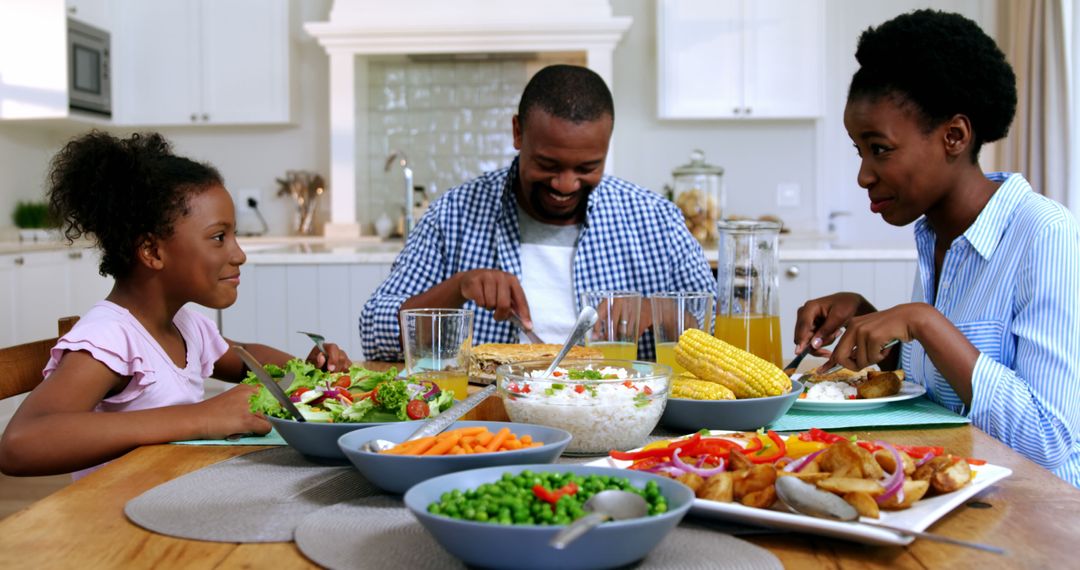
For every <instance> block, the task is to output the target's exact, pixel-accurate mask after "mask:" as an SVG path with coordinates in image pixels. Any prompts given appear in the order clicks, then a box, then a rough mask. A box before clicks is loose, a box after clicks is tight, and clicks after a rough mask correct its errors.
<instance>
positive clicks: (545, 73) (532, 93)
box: [518, 64, 615, 126]
mask: <svg viewBox="0 0 1080 570" xmlns="http://www.w3.org/2000/svg"><path fill="white" fill-rule="evenodd" d="M534 107H536V108H539V109H541V110H542V111H544V112H546V113H548V114H549V115H551V116H553V117H558V118H560V119H563V120H566V121H570V122H572V123H584V122H588V121H596V120H598V119H600V118H601V117H603V116H604V115H607V116H609V117H611V120H612V121H614V120H615V104H614V102H612V99H611V90H610V89H608V86H607V83H604V79H603V78H602V77H600V76H599V75H597V73H596V72H595V71H593V70H591V69H588V68H586V67H581V66H578V65H564V64H558V65H549V66H547V67H545V68H543V69H541V70H540V71H538V72H536V75H533V77H532V79H530V80H529V83H528V84H526V85H525V91H524V92H523V93H522V94H521V102H520V103H518V122H519V123H520V124H521V125H522V126H524V124H525V119H526V117H527V116H528V114H529V111H531V110H532V109H533V108H534Z"/></svg>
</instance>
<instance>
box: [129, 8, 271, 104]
mask: <svg viewBox="0 0 1080 570" xmlns="http://www.w3.org/2000/svg"><path fill="white" fill-rule="evenodd" d="M117 1H119V2H120V3H121V5H122V6H123V9H122V10H119V11H118V12H119V13H118V14H117V17H116V20H117V22H118V23H117V26H118V28H119V29H120V32H119V33H118V37H117V39H116V41H115V42H114V43H116V48H115V49H114V56H113V60H114V68H115V69H116V73H115V74H114V76H115V79H114V80H115V82H116V83H117V87H116V91H117V94H116V96H117V101H116V108H115V109H114V113H115V118H116V121H117V122H118V123H122V124H131V125H193V124H194V125H204V124H206V125H208V124H213V125H221V124H273V123H285V122H288V121H289V118H290V117H289V105H290V103H289V99H290V98H289V93H290V86H289V45H290V36H289V29H288V26H289V5H288V1H287V0H155V1H154V2H145V1H144V0H117Z"/></svg>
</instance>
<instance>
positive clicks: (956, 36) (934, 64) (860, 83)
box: [848, 10, 1016, 162]
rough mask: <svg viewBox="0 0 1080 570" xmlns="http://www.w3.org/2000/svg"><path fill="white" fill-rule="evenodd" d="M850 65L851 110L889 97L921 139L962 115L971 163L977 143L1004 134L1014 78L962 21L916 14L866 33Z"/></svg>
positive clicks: (1012, 106)
mask: <svg viewBox="0 0 1080 570" xmlns="http://www.w3.org/2000/svg"><path fill="white" fill-rule="evenodd" d="M855 59H856V60H858V62H859V65H860V66H861V67H860V68H859V70H858V71H856V72H855V75H854V77H852V79H851V87H850V89H849V90H848V101H849V102H851V101H854V100H857V99H878V98H883V97H893V98H895V99H896V101H898V102H899V103H900V104H901V105H906V106H909V107H910V108H912V109H914V110H915V112H916V116H917V117H918V119H919V121H920V123H921V125H922V127H923V129H924V130H925V131H926V132H930V131H931V130H933V129H934V128H935V127H937V126H939V125H941V124H942V123H944V122H945V121H948V120H949V119H951V118H952V117H954V116H956V115H958V114H959V115H964V116H966V117H967V118H968V119H969V120H970V121H971V128H972V131H974V132H973V139H974V140H973V144H972V154H971V159H972V162H974V161H975V160H977V158H978V155H979V149H981V148H982V145H983V143H987V142H993V141H996V140H998V139H1000V138H1002V137H1004V136H1005V135H1006V134H1007V133H1008V132H1009V125H1010V124H1011V123H1012V120H1013V117H1014V116H1015V114H1016V75H1015V74H1014V73H1013V69H1012V66H1010V65H1009V62H1008V61H1006V60H1005V54H1004V53H1002V52H1001V50H1000V49H999V48H998V46H997V44H996V43H994V40H993V39H992V38H990V36H988V35H986V33H985V32H983V31H982V29H980V28H979V26H978V24H976V23H975V22H973V21H971V20H969V19H967V18H965V17H964V16H961V15H960V14H952V13H948V12H940V11H936V10H916V11H914V12H911V13H908V14H903V15H900V16H897V17H895V18H893V19H892V20H889V21H888V22H885V23H884V24H881V25H880V26H878V27H876V28H874V27H871V28H868V29H867V30H866V31H864V32H863V33H862V35H861V36H859V46H858V49H857V50H856V52H855Z"/></svg>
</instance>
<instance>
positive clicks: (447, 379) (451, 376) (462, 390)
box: [414, 370, 469, 400]
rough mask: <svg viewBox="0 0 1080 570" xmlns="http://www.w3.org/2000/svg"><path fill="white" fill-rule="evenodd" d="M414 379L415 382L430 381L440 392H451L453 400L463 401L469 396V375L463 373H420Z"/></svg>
mask: <svg viewBox="0 0 1080 570" xmlns="http://www.w3.org/2000/svg"><path fill="white" fill-rule="evenodd" d="M414 377H415V378H416V379H417V380H430V381H432V382H434V383H435V385H436V386H438V387H439V389H440V390H443V391H446V390H453V392H454V399H455V400H464V399H465V398H466V397H467V396H468V395H469V375H468V374H466V373H465V372H464V371H456V370H447V371H443V372H421V373H419V374H415V375H414Z"/></svg>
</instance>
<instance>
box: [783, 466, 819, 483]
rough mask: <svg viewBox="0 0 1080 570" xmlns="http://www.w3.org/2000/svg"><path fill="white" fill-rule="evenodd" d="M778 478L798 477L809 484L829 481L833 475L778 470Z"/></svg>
mask: <svg viewBox="0 0 1080 570" xmlns="http://www.w3.org/2000/svg"><path fill="white" fill-rule="evenodd" d="M776 476H777V477H796V478H798V479H801V480H802V481H806V482H807V483H817V482H818V481H821V480H822V479H828V478H829V477H831V476H832V473H822V472H817V473H803V472H802V471H799V472H798V473H788V472H787V471H784V470H783V469H777V470H776Z"/></svg>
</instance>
